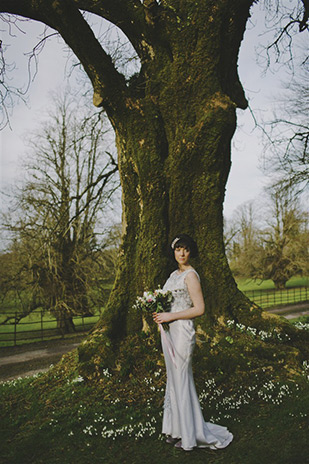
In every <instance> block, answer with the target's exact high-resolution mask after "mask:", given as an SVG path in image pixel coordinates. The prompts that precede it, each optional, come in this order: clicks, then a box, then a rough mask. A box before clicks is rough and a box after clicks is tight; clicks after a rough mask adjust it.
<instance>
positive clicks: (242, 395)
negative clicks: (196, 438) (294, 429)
mask: <svg viewBox="0 0 309 464" xmlns="http://www.w3.org/2000/svg"><path fill="white" fill-rule="evenodd" d="M256 377H257V378H258V376H257V375H256ZM293 388H295V389H296V391H298V390H299V385H298V384H294V385H293ZM293 393H294V392H293V391H292V389H291V387H290V386H289V385H287V384H282V385H280V384H279V383H278V382H274V381H273V380H267V381H265V382H264V383H263V384H262V385H250V386H248V387H245V386H243V385H240V387H239V389H238V390H237V391H236V392H233V393H231V394H229V395H226V394H225V392H224V391H223V390H222V389H220V388H218V387H217V385H216V382H215V379H209V380H207V381H206V382H205V388H204V389H203V390H202V391H201V393H200V394H199V401H200V403H201V406H203V405H205V407H207V409H215V410H216V415H213V416H212V417H211V418H210V419H209V420H210V422H213V421H218V420H220V419H230V418H232V419H233V420H234V421H237V422H239V421H240V420H239V418H238V417H237V415H234V416H231V414H230V412H232V411H237V410H239V409H241V408H242V407H243V406H244V405H247V404H250V403H252V402H254V401H256V399H257V398H258V399H260V400H262V401H264V402H265V403H273V404H274V405H280V404H281V403H282V402H283V400H284V399H285V398H286V397H289V396H291V395H292V394H293ZM233 417H234V418H233Z"/></svg>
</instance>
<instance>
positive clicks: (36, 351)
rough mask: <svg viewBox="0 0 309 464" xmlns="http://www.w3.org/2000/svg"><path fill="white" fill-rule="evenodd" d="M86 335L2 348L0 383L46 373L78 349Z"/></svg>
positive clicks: (0, 351)
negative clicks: (67, 354) (53, 365)
mask: <svg viewBox="0 0 309 464" xmlns="http://www.w3.org/2000/svg"><path fill="white" fill-rule="evenodd" d="M84 338H85V334H83V335H78V336H75V337H74V338H67V339H63V340H49V341H46V342H38V343H31V345H18V346H12V347H5V348H0V382H4V381H7V380H13V379H16V378H17V377H28V376H31V375H34V374H37V373H39V372H46V371H47V370H48V369H49V367H50V365H51V364H56V363H57V362H58V361H60V359H61V357H62V355H64V354H65V353H67V352H68V351H72V350H73V349H75V348H77V347H78V345H79V344H80V343H81V341H82V340H83V339H84Z"/></svg>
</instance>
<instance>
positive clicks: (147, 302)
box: [133, 288, 173, 330]
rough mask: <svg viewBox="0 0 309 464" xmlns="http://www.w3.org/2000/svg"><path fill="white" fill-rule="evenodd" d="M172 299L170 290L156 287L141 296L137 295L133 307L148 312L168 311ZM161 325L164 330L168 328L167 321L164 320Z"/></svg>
mask: <svg viewBox="0 0 309 464" xmlns="http://www.w3.org/2000/svg"><path fill="white" fill-rule="evenodd" d="M172 300H173V295H172V292H171V291H169V290H166V291H165V290H161V288H158V289H157V290H155V291H153V292H151V291H149V292H144V293H143V296H138V297H137V299H136V302H135V304H134V306H133V308H135V309H140V310H141V311H144V312H147V313H148V314H149V313H163V312H168V311H170V309H171V303H172ZM162 326H163V328H164V329H165V330H169V326H168V323H166V322H164V323H163V324H162Z"/></svg>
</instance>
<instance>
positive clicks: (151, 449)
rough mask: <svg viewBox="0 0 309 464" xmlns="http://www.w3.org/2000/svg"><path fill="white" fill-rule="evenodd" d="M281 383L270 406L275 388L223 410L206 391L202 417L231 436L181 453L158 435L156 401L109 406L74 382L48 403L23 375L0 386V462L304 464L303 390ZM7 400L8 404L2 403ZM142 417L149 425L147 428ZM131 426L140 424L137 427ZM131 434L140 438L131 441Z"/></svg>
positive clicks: (306, 402)
mask: <svg viewBox="0 0 309 464" xmlns="http://www.w3.org/2000/svg"><path fill="white" fill-rule="evenodd" d="M285 388H289V390H287V391H289V394H288V395H286V396H285V397H284V398H283V400H282V402H281V403H280V404H275V401H278V392H279V390H278V389H277V390H276V391H274V392H273V393H272V392H271V390H272V388H268V389H265V388H264V391H265V395H264V397H263V398H259V399H257V398H255V399H254V400H253V398H252V401H251V400H249V404H247V405H246V404H242V405H241V406H240V409H232V410H229V411H227V409H228V407H227V405H226V404H230V405H231V404H232V403H231V402H230V403H226V402H225V404H224V405H223V404H222V400H223V398H224V397H225V398H226V397H227V396H228V395H227V392H226V391H225V392H224V394H221V395H219V397H218V395H217V394H216V391H218V390H216V389H215V390H213V391H212V397H213V399H208V401H207V402H208V403H209V405H210V406H208V407H207V406H206V405H204V416H205V419H206V420H210V416H211V415H213V416H214V417H213V418H212V419H213V420H212V421H214V422H216V423H221V424H222V425H225V426H228V428H229V429H230V430H231V431H232V433H233V434H234V441H233V442H232V444H231V445H230V446H229V447H227V448H226V449H224V450H216V451H213V450H194V451H193V452H191V453H188V452H187V453H185V452H182V451H179V450H175V449H174V448H173V447H172V446H170V445H167V444H166V443H165V442H164V441H162V439H158V438H159V437H160V426H161V416H160V413H159V411H160V409H161V408H160V409H158V407H157V402H156V401H154V402H153V404H152V402H149V401H148V404H147V402H146V403H145V404H144V405H141V404H140V405H139V406H138V405H136V404H135V405H130V404H129V403H128V402H126V401H124V402H123V401H119V402H118V403H114V404H113V402H112V401H111V399H109V400H108V399H105V400H102V398H101V399H100V394H98V393H99V392H98V390H97V389H92V388H91V387H89V386H88V387H87V386H86V385H83V382H81V383H76V384H72V383H71V384H67V386H65V387H62V389H61V391H58V392H57V395H56V397H55V403H54V405H53V404H52V401H51V398H49V401H48V400H46V397H44V395H43V397H42V396H41V397H40V394H39V390H38V389H37V390H36V393H34V391H33V388H32V387H31V384H30V381H29V380H24V381H19V382H18V383H17V385H15V387H13V386H8V385H7V386H6V387H5V388H2V401H3V400H5V401H6V405H7V406H6V408H5V409H6V410H7V411H6V414H5V415H4V418H3V420H2V427H1V438H2V440H1V442H2V444H3V445H4V446H3V448H2V456H3V459H4V460H3V461H2V462H3V463H10V464H20V463H23V464H28V463H29V464H30V463H31V464H37V463H46V464H49V463H50V464H55V463H62V464H71V463H74V464H87V463H89V464H90V463H91V464H95V463H101V462H102V463H103V462H104V463H106V464H114V463H115V462H120V463H131V464H133V463H153V464H155V463H156V464H157V463H161V462H164V463H176V462H177V463H188V462H192V463H193V462H194V464H199V463H205V462H207V463H208V464H212V463H213V464H214V463H216V464H218V463H222V464H223V463H224V464H226V463H228V464H260V463H261V462H262V463H265V464H279V463H280V464H290V463H292V462H293V463H295V464H297V463H299V464H305V463H306V462H308V461H306V459H307V448H306V443H307V441H306V440H307V430H306V427H305V424H306V420H307V419H308V418H307V417H306V415H305V412H306V411H308V410H309V392H308V388H307V389H306V388H304V387H303V388H300V389H299V390H297V389H296V387H295V386H294V387H293V386H292V385H290V386H289V387H285ZM12 389H13V390H14V396H13V395H12V393H13V390H12ZM10 390H11V392H10ZM259 391H262V389H261V388H260V390H259ZM280 391H282V392H283V391H285V389H284V388H281V390H280ZM73 392H74V393H73ZM162 395H163V393H162V392H161V396H162ZM149 397H151V392H150V390H149ZM279 397H280V394H279ZM215 398H216V400H215ZM270 398H271V399H270ZM114 401H115V399H114ZM9 402H11V403H12V404H11V406H13V404H14V409H12V408H9V404H8V403H9ZM207 402H206V403H207ZM217 405H219V408H218V409H217V407H216V406H217ZM149 420H151V423H152V426H151V427H150V426H147V421H149ZM95 421H97V422H95ZM154 421H155V422H154ZM139 423H142V424H143V425H142V426H140V427H139V426H138V424H139ZM125 424H127V425H129V424H133V425H134V426H135V431H133V432H132V433H130V432H128V430H127V432H123V430H124V425H125ZM91 426H92V431H93V433H94V429H96V430H97V431H98V432H101V431H102V430H103V429H104V426H105V427H107V430H111V431H115V430H117V429H118V432H117V433H115V432H111V433H114V434H115V435H116V438H115V439H113V438H102V437H101V435H100V433H99V435H97V436H96V435H95V434H94V435H90V434H89V433H88V432H85V430H87V427H88V430H90V431H91ZM89 427H90V428H89ZM121 430H122V431H121ZM130 434H131V435H132V436H128V435H130ZM138 434H140V435H142V437H141V438H137V439H136V438H134V437H135V436H136V435H138ZM121 435H124V436H121Z"/></svg>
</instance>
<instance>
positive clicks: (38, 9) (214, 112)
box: [0, 0, 305, 356]
mask: <svg viewBox="0 0 309 464" xmlns="http://www.w3.org/2000/svg"><path fill="white" fill-rule="evenodd" d="M253 3H254V1H253V0H238V1H235V0H220V1H214V0H203V1H196V0H162V1H160V2H158V1H156V0H144V1H143V2H140V1H139V0H105V1H103V0H101V1H94V0H64V1H61V2H56V1H53V0H47V1H45V2H41V1H39V0H31V1H30V0H28V1H21V0H15V1H13V2H12V1H8V0H0V11H6V12H10V13H17V14H21V15H24V16H28V17H32V18H34V19H38V20H40V21H43V22H45V23H46V24H48V25H50V26H51V27H53V28H55V29H56V30H58V31H59V33H60V34H61V35H62V37H63V39H64V40H65V41H66V42H67V44H68V45H69V46H70V47H71V49H72V50H73V52H74V53H75V54H76V56H77V57H78V59H79V60H80V62H81V63H82V65H83V67H84V69H85V71H86V73H87V74H88V76H89V78H90V79H91V81H92V84H93V88H94V99H93V100H94V104H95V105H96V106H102V107H103V108H104V109H105V110H106V112H107V114H108V116H109V118H110V120H111V123H112V125H113V127H114V129H115V132H116V141H117V148H118V156H119V170H120V177H121V183H122V189H123V238H122V245H121V251H120V257H119V265H118V271H117V276H116V282H115V285H114V288H113V291H112V293H111V296H110V299H109V302H108V307H107V310H106V311H105V313H104V316H103V318H102V321H101V323H100V324H101V329H102V332H103V330H104V331H105V333H106V334H107V335H108V337H109V339H110V340H111V341H112V342H113V341H117V340H120V339H122V338H123V337H125V336H126V335H130V334H134V333H136V332H137V331H138V330H139V329H141V327H142V319H141V315H140V314H137V313H136V312H134V311H133V310H132V304H133V303H134V300H135V298H136V296H137V295H138V294H140V293H141V292H142V291H143V290H144V289H146V288H150V289H151V288H154V287H157V285H159V284H161V285H162V284H163V283H164V281H165V279H166V277H167V276H168V274H169V272H170V270H171V269H170V264H169V263H168V259H167V257H166V248H167V246H168V243H169V242H170V240H171V238H172V237H174V236H175V235H176V234H177V233H180V232H186V233H188V234H190V235H192V236H193V237H195V239H196V241H197V244H198V248H199V251H200V257H199V260H198V262H196V263H195V265H196V268H197V269H198V271H199V273H200V275H201V279H202V284H203V288H204V295H205V300H206V315H205V317H204V318H203V319H201V320H200V322H201V325H202V326H204V327H206V326H209V325H212V324H213V323H214V322H215V321H219V322H220V320H223V319H224V318H233V319H236V320H239V321H244V319H247V318H249V319H250V317H251V315H252V317H255V318H258V317H260V314H261V311H260V310H258V309H255V310H254V311H253V308H252V307H250V302H249V301H248V300H247V299H246V298H245V296H244V295H243V294H242V293H241V292H240V291H239V290H238V289H237V286H236V283H235V281H234V279H233V277H232V275H231V272H230V269H229V266H228V263H227V259H226V256H225V251H224V244H223V216H222V208H223V201H224V194H225V186H226V181H227V178H228V174H229V170H230V163H231V161H230V145H231V139H232V136H233V134H234V131H235V127H236V108H237V107H238V108H243V109H244V108H246V106H247V102H246V99H245V96H244V93H243V89H242V86H241V84H240V82H239V79H238V74H237V59H238V53H239V48H240V44H241V40H242V38H243V33H244V31H245V28H246V23H247V20H248V18H249V16H250V13H249V10H250V7H251V6H252V4H253ZM304 4H305V2H304ZM80 10H86V11H89V12H91V13H95V14H97V15H99V16H101V17H103V18H105V19H107V20H109V21H111V22H112V23H114V24H116V25H117V26H118V27H119V28H121V29H122V30H123V32H124V33H125V34H126V36H127V37H128V39H129V40H130V42H131V44H132V45H133V47H134V48H135V51H136V52H137V54H138V56H139V58H140V61H141V70H140V72H139V73H138V75H136V76H133V77H132V78H131V79H130V80H129V81H126V79H125V78H124V76H123V75H122V74H121V73H120V72H119V71H118V70H117V69H116V67H115V66H114V64H113V62H112V60H111V58H110V56H109V55H108V54H107V53H106V52H105V51H104V49H103V48H102V46H101V44H100V43H99V41H98V40H97V39H96V38H95V36H94V34H93V31H92V30H91V28H90V27H89V25H88V24H87V22H86V21H85V19H84V17H83V16H82V14H81V11H80ZM304 18H305V15H304ZM98 332H101V330H97V332H96V335H95V336H94V335H93V337H92V338H90V341H89V344H90V345H91V343H93V342H94V338H95V337H97V336H98ZM107 344H108V343H107ZM86 345H87V344H86ZM86 345H84V347H85V346H86ZM93 346H94V347H95V348H94V349H97V346H98V344H96V343H93ZM86 348H87V347H85V349H84V352H85V350H86ZM88 348H89V347H88ZM80 354H81V355H82V356H83V347H82V348H81V350H80Z"/></svg>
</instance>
